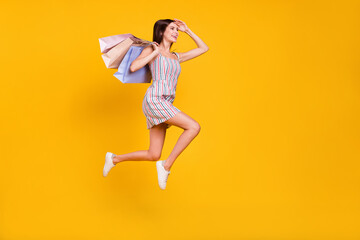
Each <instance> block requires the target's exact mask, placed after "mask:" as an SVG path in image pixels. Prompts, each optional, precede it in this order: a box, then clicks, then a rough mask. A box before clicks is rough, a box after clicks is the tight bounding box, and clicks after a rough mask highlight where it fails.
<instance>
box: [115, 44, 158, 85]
mask: <svg viewBox="0 0 360 240" xmlns="http://www.w3.org/2000/svg"><path fill="white" fill-rule="evenodd" d="M150 44H151V43H150ZM147 45H149V44H147ZM147 45H146V46H147ZM146 46H131V47H130V48H129V50H128V51H127V53H126V54H125V56H124V58H123V60H122V61H121V63H120V65H119V68H118V71H117V72H116V73H115V74H114V76H115V77H116V78H117V79H119V80H120V81H121V82H122V83H150V82H151V72H150V68H149V66H148V64H146V65H145V66H144V67H142V68H141V69H139V70H137V71H135V72H131V71H130V65H131V63H132V62H133V61H134V60H135V59H136V58H137V57H138V56H139V55H140V54H141V52H142V51H143V50H144V48H145V47H146Z"/></svg>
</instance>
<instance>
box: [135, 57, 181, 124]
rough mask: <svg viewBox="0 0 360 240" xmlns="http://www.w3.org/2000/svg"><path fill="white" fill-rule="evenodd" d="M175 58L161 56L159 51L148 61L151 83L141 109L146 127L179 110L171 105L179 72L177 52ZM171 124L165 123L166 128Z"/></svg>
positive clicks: (160, 121)
mask: <svg viewBox="0 0 360 240" xmlns="http://www.w3.org/2000/svg"><path fill="white" fill-rule="evenodd" d="M173 53H174V54H175V55H176V56H177V59H176V60H175V59H173V58H169V57H165V56H162V55H161V54H160V53H159V55H158V56H157V57H156V59H155V60H154V61H153V62H152V63H150V71H151V75H152V80H153V81H152V84H151V85H150V86H149V88H148V89H147V91H146V93H145V96H144V99H143V102H142V110H143V113H144V115H145V117H146V125H147V129H150V128H152V127H153V126H154V125H158V124H160V123H162V122H165V121H166V120H168V119H170V118H172V117H174V116H175V115H176V114H177V113H178V112H180V110H179V109H178V108H176V107H175V106H174V105H173V102H174V100H175V91H176V85H177V79H178V77H179V75H180V72H181V67H180V62H179V54H178V53H176V52H173ZM170 126H171V125H169V124H167V126H166V128H169V127H170Z"/></svg>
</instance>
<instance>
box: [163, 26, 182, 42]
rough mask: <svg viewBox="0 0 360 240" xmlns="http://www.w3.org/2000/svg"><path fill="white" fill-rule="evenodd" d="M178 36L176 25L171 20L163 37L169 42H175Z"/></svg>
mask: <svg viewBox="0 0 360 240" xmlns="http://www.w3.org/2000/svg"><path fill="white" fill-rule="evenodd" d="M178 36H179V32H178V26H177V25H176V24H175V23H173V22H171V23H170V24H169V25H168V26H167V27H166V29H165V32H164V39H166V40H167V41H169V42H176V40H177V38H178Z"/></svg>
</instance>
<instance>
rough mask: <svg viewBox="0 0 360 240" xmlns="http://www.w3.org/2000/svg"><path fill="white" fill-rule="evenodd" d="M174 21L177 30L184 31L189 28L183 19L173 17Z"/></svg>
mask: <svg viewBox="0 0 360 240" xmlns="http://www.w3.org/2000/svg"><path fill="white" fill-rule="evenodd" d="M174 23H175V24H176V25H178V27H179V30H180V31H182V32H185V31H186V30H189V28H188V27H187V26H186V24H185V23H184V22H183V21H181V20H179V19H176V18H174Z"/></svg>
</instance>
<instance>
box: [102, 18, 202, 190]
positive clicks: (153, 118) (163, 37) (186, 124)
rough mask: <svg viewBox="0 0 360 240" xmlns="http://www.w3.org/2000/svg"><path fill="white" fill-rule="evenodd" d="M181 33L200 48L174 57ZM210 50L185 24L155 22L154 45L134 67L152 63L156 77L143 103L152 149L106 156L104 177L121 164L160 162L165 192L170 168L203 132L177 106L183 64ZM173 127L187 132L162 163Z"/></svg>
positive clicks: (133, 70)
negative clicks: (126, 162) (174, 49)
mask: <svg viewBox="0 0 360 240" xmlns="http://www.w3.org/2000/svg"><path fill="white" fill-rule="evenodd" d="M178 31H182V32H185V33H187V34H188V35H189V36H190V37H191V38H192V39H193V40H194V41H195V43H196V45H197V46H198V47H197V48H195V49H192V50H190V51H187V52H182V53H176V52H172V53H173V54H171V53H170V48H171V46H172V44H173V43H174V42H176V41H177V38H178V36H179V33H178ZM208 50H209V47H208V46H207V45H206V44H205V43H204V42H203V41H202V40H201V39H200V38H199V37H198V36H196V35H195V34H194V33H193V32H192V31H191V30H190V29H189V28H188V27H187V25H186V24H185V23H184V22H183V21H181V20H179V19H174V20H171V19H163V20H158V21H157V22H156V23H155V25H154V35H153V43H152V44H151V45H150V46H148V47H146V48H144V50H143V51H142V52H141V54H140V55H139V56H138V57H137V58H136V59H135V60H134V61H133V62H132V64H131V66H130V71H132V72H135V71H137V70H139V69H141V68H142V67H144V66H145V65H146V64H149V67H150V70H151V74H152V79H153V82H152V84H151V85H150V87H149V88H148V89H147V91H146V94H145V96H144V99H143V103H142V109H143V113H144V115H145V117H146V124H147V128H148V129H149V130H150V147H149V149H148V150H141V151H136V152H132V153H127V154H121V155H115V154H113V153H111V152H108V153H106V157H105V166H104V169H103V175H104V177H106V176H107V174H108V172H109V171H110V169H111V168H113V167H114V166H115V165H116V164H117V163H120V162H124V161H157V162H156V169H157V173H158V183H159V186H160V188H161V189H165V187H166V182H167V179H168V176H169V174H170V169H171V167H172V165H173V164H174V162H175V160H176V158H177V157H178V156H179V155H180V153H181V152H182V151H184V149H185V148H186V147H187V146H188V145H189V144H190V142H191V141H192V140H193V139H194V138H195V137H196V136H197V135H198V133H199V131H200V125H199V123H198V122H196V121H195V120H194V119H192V118H191V117H190V116H188V115H186V114H185V113H184V112H182V111H180V110H179V109H178V108H176V107H175V106H174V105H173V102H174V99H175V90H176V85H177V78H178V76H179V74H180V71H181V67H180V63H182V62H185V61H188V60H190V59H193V58H195V57H197V56H199V55H201V54H203V53H205V52H206V51H208ZM171 125H175V126H177V127H180V128H182V129H184V132H183V133H182V134H181V136H180V137H179V140H178V141H177V143H176V145H175V147H174V149H173V151H172V152H171V154H170V156H169V157H168V158H167V159H166V160H162V161H158V160H159V159H160V157H161V152H162V148H163V145H164V140H165V134H166V130H167V129H168V128H169V127H170V126H171Z"/></svg>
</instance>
